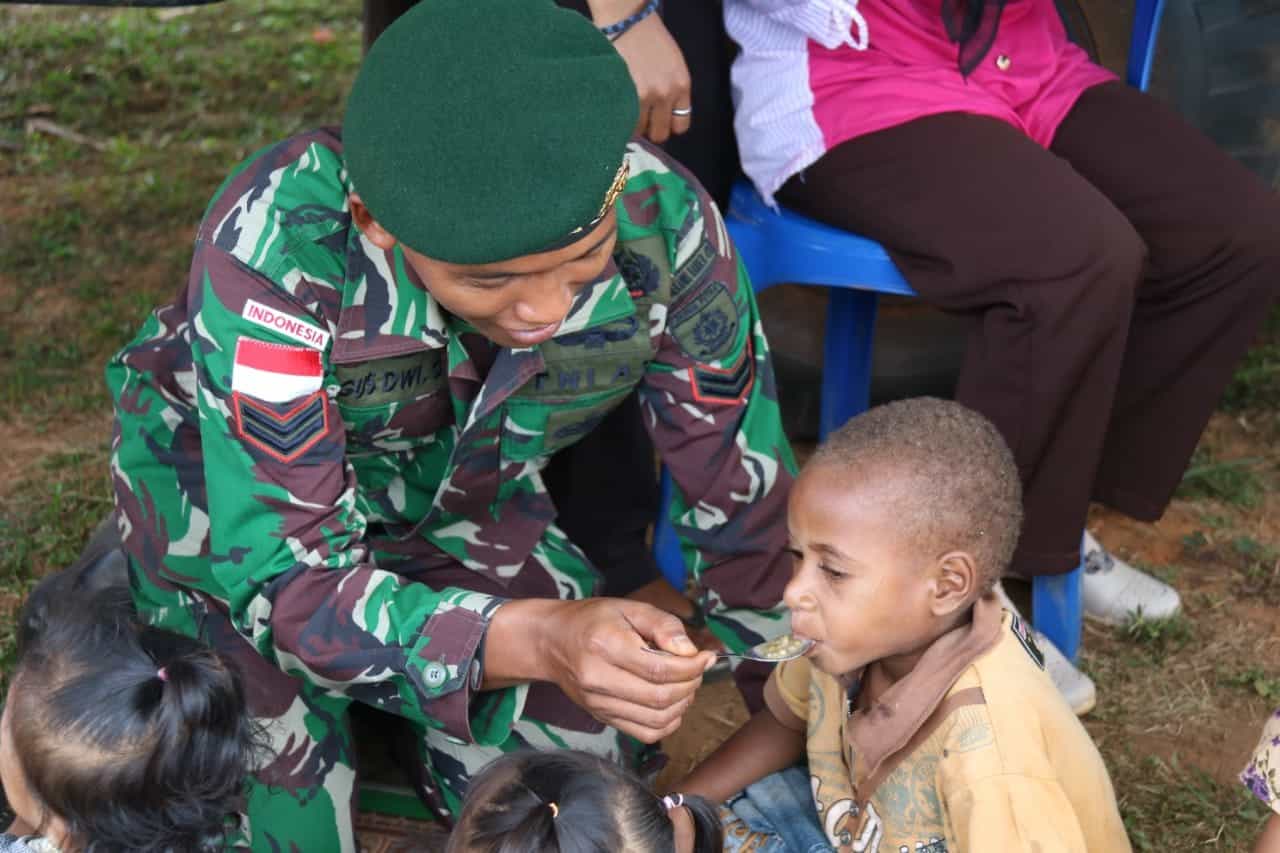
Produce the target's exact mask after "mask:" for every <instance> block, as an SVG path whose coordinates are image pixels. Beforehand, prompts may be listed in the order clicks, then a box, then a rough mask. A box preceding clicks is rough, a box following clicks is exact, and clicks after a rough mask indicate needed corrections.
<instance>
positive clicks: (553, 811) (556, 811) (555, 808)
mask: <svg viewBox="0 0 1280 853" xmlns="http://www.w3.org/2000/svg"><path fill="white" fill-rule="evenodd" d="M547 806H548V807H550V809H551V819H552V820H555V819H556V818H558V817H560V807H559V806H557V805H556V804H555V803H547Z"/></svg>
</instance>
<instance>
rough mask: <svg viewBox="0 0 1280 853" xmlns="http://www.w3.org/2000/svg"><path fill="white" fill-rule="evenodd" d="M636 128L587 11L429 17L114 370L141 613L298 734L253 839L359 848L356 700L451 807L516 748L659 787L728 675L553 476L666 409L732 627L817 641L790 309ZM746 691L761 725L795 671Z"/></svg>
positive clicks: (275, 166)
mask: <svg viewBox="0 0 1280 853" xmlns="http://www.w3.org/2000/svg"><path fill="white" fill-rule="evenodd" d="M636 119H637V107H636V93H635V88H634V86H633V85H632V82H631V78H630V77H629V75H628V73H627V68H626V65H625V63H624V62H623V60H622V59H621V58H620V57H619V56H618V54H617V52H616V51H615V50H614V49H613V47H612V46H611V45H610V44H609V42H608V41H607V40H606V39H605V37H604V36H603V35H601V34H600V33H599V32H598V31H597V30H596V28H595V27H593V26H592V24H591V23H590V22H589V21H587V20H586V19H585V18H583V17H582V16H580V15H577V14H575V13H573V12H569V11H565V10H561V9H558V8H556V7H555V6H554V5H552V4H551V3H550V2H549V1H548V0H433V2H430V3H423V4H420V5H419V6H418V7H416V8H414V9H413V10H411V11H410V12H408V13H406V15H404V16H403V17H402V18H400V19H399V20H398V21H396V23H394V24H393V25H392V26H391V27H390V28H389V29H388V30H387V31H386V32H385V33H384V34H383V35H382V36H381V38H379V39H378V41H377V43H376V44H375V45H374V47H373V48H372V50H371V52H370V53H369V55H368V57H367V58H366V60H365V63H364V66H363V67H362V69H361V70H360V73H359V76H358V78H357V80H356V82H355V84H354V87H353V89H352V92H351V94H350V97H349V100H348V103H347V111H346V116H345V120H344V124H343V128H342V131H341V133H339V132H338V131H337V130H332V129H331V130H318V131H314V132H310V133H304V134H301V135H299V136H296V137H294V138H292V139H288V140H285V141H284V142H282V143H280V144H277V145H274V146H272V147H269V148H266V149H264V150H263V151H261V152H259V153H257V154H255V155H253V156H252V157H251V158H250V159H249V160H248V161H247V162H246V163H244V164H243V165H241V166H240V167H239V168H237V169H236V170H235V171H234V172H232V174H231V176H230V177H229V178H228V179H227V181H226V183H225V184H223V186H222V187H221V189H219V190H218V192H217V194H216V195H215V196H214V198H213V200H212V202H211V203H210V205H209V208H208V210H207V212H206V215H205V219H204V221H203V224H202V225H201V227H200V229H199V232H198V235H197V238H196V243H195V254H194V259H193V262H192V267H191V274H190V278H189V281H188V282H187V284H186V286H185V287H184V288H183V289H182V290H181V291H180V293H179V294H178V296H177V298H176V300H175V301H174V302H173V303H172V304H170V305H168V306H165V307H163V308H161V309H159V310H158V311H157V312H156V313H155V314H154V315H153V316H152V317H151V318H150V319H149V320H148V322H147V323H146V324H145V325H144V327H143V329H142V331H141V332H140V333H139V335H138V336H137V338H136V339H135V340H134V341H133V342H132V343H131V344H130V345H129V346H127V347H126V348H125V349H124V350H123V351H122V352H121V353H120V354H119V355H118V356H117V357H116V358H115V359H114V361H113V362H112V363H111V365H110V366H109V368H108V381H109V384H110V387H111V391H112V393H113V395H114V398H115V401H116V411H117V441H116V447H115V454H114V458H113V465H112V468H113V473H114V480H115V489H116V497H117V505H118V510H119V513H120V516H121V518H122V522H121V524H122V532H123V539H124V545H125V549H126V550H127V552H128V555H129V559H130V562H131V571H132V574H133V585H134V592H135V598H136V600H137V603H138V607H139V610H140V611H141V613H142V614H143V615H144V617H145V618H147V619H148V620H149V621H150V622H152V623H154V624H156V625H161V626H164V627H167V628H170V629H173V630H177V631H180V632H183V633H186V634H190V635H195V636H199V637H200V638H202V639H204V640H205V641H207V642H209V643H210V644H212V645H213V646H215V647H216V648H218V649H220V650H222V651H224V652H225V653H227V654H228V655H230V656H231V657H232V658H233V659H235V660H237V661H239V663H240V665H241V666H242V667H243V669H244V671H245V674H246V683H247V684H248V694H249V702H250V706H251V709H252V710H253V711H254V713H255V714H256V715H257V716H258V717H260V718H263V719H265V720H267V721H269V722H270V724H271V725H270V729H269V731H270V733H271V739H272V746H273V747H274V749H275V750H276V752H277V753H278V756H279V757H278V758H276V759H275V760H273V761H272V762H271V763H270V764H268V765H267V766H264V767H262V768H260V769H259V770H258V771H257V772H256V773H255V774H254V775H253V778H252V779H251V780H250V792H249V806H248V816H249V827H250V829H251V833H252V838H251V844H252V847H253V849H255V850H289V849H299V850H306V851H312V850H337V849H342V850H352V849H354V837H353V834H352V829H351V825H352V823H351V809H352V800H353V796H354V790H355V782H356V778H355V756H354V747H353V743H352V738H351V732H350V728H349V725H348V722H347V711H348V708H349V706H350V704H351V703H352V702H362V703H367V704H369V705H372V706H374V707H376V708H380V709H383V710H386V711H390V712H392V713H394V714H398V715H400V716H402V717H404V718H405V719H407V720H408V721H410V722H411V723H412V724H413V725H414V726H415V728H416V731H417V733H418V735H419V736H418V737H417V743H418V744H419V746H420V750H419V751H420V756H419V757H420V760H421V764H422V767H423V768H425V770H426V772H425V773H423V774H422V779H421V780H420V781H421V787H422V789H423V793H424V794H425V796H427V797H428V798H429V799H431V800H432V801H433V804H434V805H435V807H436V808H437V809H439V810H440V811H441V813H442V814H444V815H447V814H448V813H449V812H451V811H456V810H457V808H458V806H459V803H460V800H461V797H462V795H463V794H464V792H465V788H466V785H467V780H468V778H469V776H470V774H471V773H473V772H474V771H475V770H476V769H478V768H480V767H482V766H483V765H484V764H486V763H487V762H488V761H490V760H491V759H493V758H494V757H496V756H498V755H499V754H501V753H503V752H505V751H510V750H513V749H517V748H522V747H530V746H531V747H535V748H542V747H563V746H571V747H575V748H581V749H586V750H588V751H591V752H594V753H598V754H602V755H608V756H611V757H615V758H621V759H626V760H629V761H631V762H632V763H633V764H634V763H639V762H641V761H642V760H643V759H644V758H646V757H647V756H648V755H649V753H650V752H651V750H646V749H642V748H641V743H646V744H647V743H654V742H657V741H659V740H661V739H662V738H663V737H664V736H666V735H667V734H669V733H671V732H672V731H674V730H675V728H676V727H677V726H678V725H679V724H680V720H681V716H682V714H683V713H684V711H685V710H686V709H687V707H688V705H689V703H690V701H691V700H692V696H693V692H694V690H695V689H696V688H697V686H698V684H699V683H700V681H701V676H702V673H703V671H704V670H705V669H706V667H708V666H709V665H710V663H711V659H712V656H711V655H710V654H709V653H707V652H701V653H699V652H698V651H697V650H696V649H695V648H694V647H693V645H692V644H691V643H690V642H689V640H688V638H687V636H686V635H685V632H684V629H683V626H682V625H681V623H680V621H679V620H678V619H676V618H675V617H674V616H672V615H670V614H666V613H663V612H662V611H660V610H658V609H656V608H654V607H651V606H649V605H646V604H642V603H639V602H635V601H626V600H620V599H610V598H593V597H592V596H593V594H594V593H595V591H596V590H597V588H598V587H599V586H600V584H601V573H603V574H604V575H606V576H607V575H608V573H609V566H600V567H595V566H593V565H591V564H590V563H589V561H588V560H587V559H586V558H585V557H584V555H583V554H582V552H581V551H580V550H579V549H578V548H577V547H576V546H575V545H574V543H573V542H572V541H569V540H568V538H567V537H566V536H565V535H564V534H563V533H562V531H561V530H560V529H559V528H558V527H557V526H556V524H555V519H556V507H555V506H554V505H553V503H552V502H551V500H550V499H549V497H548V495H547V492H546V490H545V488H544V486H543V483H542V480H541V477H540V473H539V472H540V471H541V470H542V468H543V466H545V465H546V464H547V460H548V459H549V458H550V457H551V456H552V455H554V454H555V453H557V452H559V451H561V450H563V449H564V448H565V447H567V446H569V445H571V444H572V443H573V442H575V441H577V440H578V439H579V438H580V437H581V436H583V435H584V434H588V433H590V432H591V431H592V430H593V429H594V428H595V427H596V425H597V424H598V423H599V421H600V420H601V418H603V416H604V415H605V413H606V412H608V411H609V410H610V409H611V408H612V407H614V406H616V405H618V404H619V403H620V402H621V400H623V399H624V398H625V397H626V396H627V395H628V394H630V393H631V392H632V391H633V390H634V389H637V388H638V390H639V393H640V398H641V403H642V410H643V414H644V419H645V423H646V425H647V427H648V429H649V432H650V435H651V436H652V438H653V441H654V444H655V446H656V447H657V448H658V451H659V452H660V454H661V455H662V458H663V460H664V461H665V462H666V464H667V465H668V467H669V468H670V470H671V473H672V475H673V477H674V480H675V483H676V485H677V487H678V492H679V494H678V496H677V498H676V500H675V501H674V505H673V507H672V516H673V522H674V524H675V527H676V530H677V532H678V533H679V534H680V536H681V537H682V538H683V542H684V551H685V554H686V557H687V559H688V564H689V567H690V570H691V572H692V574H693V576H694V578H696V580H697V581H698V583H699V584H700V585H701V586H702V587H703V588H704V590H705V604H706V610H707V613H708V618H709V620H710V625H711V628H712V629H713V630H714V631H715V633H716V634H717V636H718V637H719V639H720V640H722V641H723V642H724V643H726V644H727V645H729V646H731V647H735V648H741V647H742V646H744V645H745V644H750V643H752V642H755V641H758V640H759V639H762V638H764V637H766V636H769V635H771V634H774V633H778V632H780V631H781V630H782V628H781V619H782V616H781V614H780V612H779V611H778V609H777V608H778V601H779V599H780V596H781V590H782V588H783V586H784V585H785V582H786V579H787V574H788V572H787V567H786V563H785V558H784V557H782V556H781V551H782V547H783V545H784V544H785V543H784V537H785V535H786V533H785V528H784V526H783V525H782V524H781V523H780V522H781V519H782V515H783V512H784V510H785V506H784V504H785V498H786V493H787V490H788V488H789V486H790V483H791V479H792V474H793V469H794V463H793V461H792V458H791V454H790V451H789V449H788V447H787V444H786V440H785V438H784V436H783V433H782V428H781V422H780V418H779V414H778V409H777V403H776V399H775V394H774V382H773V376H772V373H771V370H770V367H769V362H768V352H767V348H766V344H765V341H764V338H763V337H762V336H761V333H760V327H759V319H758V316H757V313H756V306H755V303H754V301H753V299H752V296H751V289H750V287H749V286H748V284H747V281H746V279H745V277H744V276H743V274H742V272H741V270H740V268H739V266H738V262H737V258H736V256H735V254H734V251H733V247H732V245H731V244H730V242H729V240H728V238H727V236H726V233H725V229H724V225H723V223H722V222H721V220H720V217H719V214H718V213H717V211H716V208H715V206H714V205H713V204H712V203H711V202H710V201H709V199H708V198H707V196H706V194H705V193H704V192H703V190H702V189H701V188H700V187H699V186H698V185H697V184H696V182H694V181H693V180H692V179H691V178H690V177H689V176H688V174H687V173H686V172H684V171H683V170H682V168H681V167H679V166H678V165H676V164H675V163H674V162H673V161H671V160H670V159H669V158H667V157H666V155H664V154H662V153H661V152H660V151H659V150H657V149H656V148H653V147H651V146H650V145H648V144H647V143H644V142H639V141H630V134H631V132H632V130H633V128H635V126H636ZM597 569H598V570H597ZM649 647H659V648H661V649H665V650H667V651H669V652H673V653H674V654H673V655H672V656H660V655H655V654H652V653H651V652H650V651H649ZM735 675H736V677H737V678H738V681H739V685H740V686H741V687H742V688H743V690H744V693H745V694H746V696H747V699H748V703H749V704H751V705H755V706H759V703H760V691H761V690H762V688H763V678H764V676H765V675H766V672H765V670H764V668H763V667H755V668H752V667H750V666H746V665H744V666H741V667H739V668H738V669H737V670H735Z"/></svg>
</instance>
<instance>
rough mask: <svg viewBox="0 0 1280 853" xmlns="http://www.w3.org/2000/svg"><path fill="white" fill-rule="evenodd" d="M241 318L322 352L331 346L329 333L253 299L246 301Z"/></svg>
mask: <svg viewBox="0 0 1280 853" xmlns="http://www.w3.org/2000/svg"><path fill="white" fill-rule="evenodd" d="M240 316H241V317H243V318H244V319H246V320H248V321H249V322H250V323H253V324H254V325H257V326H261V327H262V328H264V329H270V330H271V331H273V332H276V333H277V334H281V335H284V336H285V337H286V338H292V339H293V340H295V341H297V342H298V343H300V344H306V345H307V346H309V347H312V348H313V349H318V350H322V349H324V348H325V347H326V346H328V345H329V333H328V332H326V331H325V330H324V329H317V328H316V327H315V326H313V325H311V324H310V323H308V322H306V321H305V320H299V319H298V318H297V317H294V316H291V315H289V314H282V313H281V312H279V311H277V310H276V309H274V308H268V307H267V306H266V305H263V304H262V303H261V302H255V301H254V300H252V299H246V300H245V303H244V311H242V312H240Z"/></svg>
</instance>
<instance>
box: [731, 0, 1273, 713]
mask: <svg viewBox="0 0 1280 853" xmlns="http://www.w3.org/2000/svg"><path fill="white" fill-rule="evenodd" d="M726 24H727V27H728V29H729V33H730V35H732V36H733V37H734V38H735V39H736V40H737V41H738V43H739V44H740V45H741V47H742V52H741V54H740V55H739V57H738V58H737V59H736V60H735V64H734V67H733V71H732V74H733V80H734V93H735V98H736V100H737V103H736V118H735V125H736V128H737V134H738V141H739V148H740V151H741V154H742V160H743V166H744V168H745V170H746V172H747V173H748V175H749V176H750V177H751V179H752V180H753V181H754V182H755V185H756V187H757V188H758V189H759V191H760V192H761V194H762V195H763V196H764V197H765V198H766V199H768V200H770V201H772V200H773V199H774V198H775V196H776V198H777V199H778V200H780V201H781V202H783V203H784V204H786V205H787V206H788V207H791V208H793V209H795V210H797V211H800V212H802V213H805V214H808V215H810V216H813V217H815V218H817V219H821V220H823V221H825V222H828V223H831V224H833V225H837V226H839V227H841V228H845V229H848V230H851V231H855V232H857V233H859V234H862V235H865V236H867V237H870V238H872V239H874V240H878V241H879V242H881V243H883V244H884V246H885V248H886V249H887V250H888V252H889V255H890V256H891V257H892V258H893V261H894V263H895V264H896V265H897V266H898V269H899V270H901V271H902V274H903V276H904V277H905V278H906V280H907V281H908V282H909V283H910V284H911V286H912V287H913V288H914V289H915V290H916V291H917V292H918V293H919V294H920V295H921V297H922V298H923V299H925V300H926V301H928V302H930V303H932V304H934V305H936V306H938V307H939V308H941V309H943V310H945V311H948V312H952V313H955V314H959V315H962V316H964V317H967V318H969V319H970V321H971V326H970V332H969V342H968V346H967V350H966V353H965V357H964V361H963V364H962V365H961V370H960V376H959V381H958V385H957V388H956V399H957V400H959V401H960V402H962V403H964V404H965V405H967V406H969V407H971V408H973V409H976V410H977V411H979V412H981V413H982V414H984V415H986V416H987V417H988V418H989V419H990V420H991V421H993V422H994V423H995V424H996V426H997V427H998V428H999V430H1000V431H1001V433H1002V434H1003V436H1004V438H1005V440H1006V441H1007V442H1008V443H1009V446H1010V447H1011V448H1012V449H1013V453H1014V456H1015V458H1016V460H1017V462H1018V468H1019V471H1020V472H1021V475H1022V479H1023V485H1024V494H1025V500H1026V521H1025V525H1024V528H1023V532H1022V537H1021V539H1020V540H1019V545H1018V550H1017V553H1016V554H1015V555H1014V558H1013V562H1012V566H1011V572H1012V573H1013V574H1015V575H1021V576H1024V577H1032V576H1036V575H1045V574H1056V573H1061V572H1066V571H1069V570H1070V569H1072V568H1073V567H1075V566H1076V565H1077V564H1078V563H1079V562H1080V551H1081V531H1082V529H1083V528H1084V525H1085V520H1086V513H1087V510H1088V507H1089V503H1090V501H1091V500H1092V501H1098V502H1100V503H1102V504H1105V505H1107V506H1110V507H1112V508H1114V509H1116V510H1119V511H1120V512H1123V513H1125V514H1127V515H1129V516H1132V517H1133V518H1136V519H1139V520H1143V521H1153V520H1155V519H1158V518H1159V517H1160V516H1161V514H1162V513H1163V512H1164V509H1165V507H1166V506H1167V505H1168V503H1169V500H1170V497H1171V495H1172V494H1173V491H1174V489H1175V488H1176V487H1177V485H1178V482H1179V480H1180V479H1181V476H1182V473H1183V470H1184V469H1185V467H1186V464H1187V461H1188V459H1189V457H1190V455H1191V452H1192V451H1193V450H1194V449H1195V446H1196V442H1197V440H1198V439H1199V436H1200V433H1201V431H1202V430H1203V428H1204V426H1205V423H1206V421H1207V420H1208V418H1209V415H1210V414H1211V413H1212V411H1213V409H1214V406H1215V404H1216V402H1217V400H1218V397H1219V395H1220V394H1221V392H1222V390H1223V388H1224V386H1225V385H1226V383H1227V382H1228V380H1229V379H1230V377H1231V374H1232V369H1233V366H1234V365H1235V363H1236V362H1237V360H1238V359H1239V358H1240V356H1241V355H1242V354H1243V353H1244V352H1245V350H1246V349H1247V348H1248V346H1249V343H1250V341H1251V339H1252V338H1253V336H1254V334H1255V332H1256V330H1257V329H1258V326H1259V323H1260V322H1261V321H1262V318H1263V317H1264V316H1265V314H1266V309H1267V306H1268V305H1269V304H1270V303H1271V301H1272V298H1273V296H1274V294H1275V292H1276V285H1277V283H1278V282H1280V201H1278V200H1277V198H1276V196H1275V195H1274V194H1272V193H1271V192H1269V191H1268V189H1267V187H1265V186H1264V185H1263V184H1262V182H1261V181H1259V180H1258V179H1257V178H1256V177H1255V176H1254V175H1252V174H1251V173H1249V172H1248V171H1247V170H1246V169H1244V168H1243V167H1242V166H1240V165H1239V164H1238V163H1236V162H1234V161H1233V160H1231V159H1229V158H1228V157H1227V156H1226V155H1225V154H1223V153H1222V152H1221V151H1219V150H1218V149H1217V148H1215V147H1214V146H1213V145H1212V144H1211V143H1210V142H1209V140H1208V139H1206V138H1205V137H1203V136H1202V135H1201V134H1200V133H1199V132H1197V131H1196V130H1194V129H1193V128H1191V127H1190V126H1189V125H1187V124H1186V123H1185V122H1184V121H1183V120H1182V119H1180V118H1179V117H1178V116H1177V115H1175V114H1174V113H1173V112H1171V111H1170V110H1169V109H1167V108H1166V107H1164V106H1162V105H1161V104H1159V103H1158V102H1157V101H1156V100H1155V99H1153V98H1151V97H1148V96H1147V95H1144V94H1142V93H1140V92H1138V91H1136V90H1134V89H1132V88H1130V87H1128V86H1125V85H1123V84H1122V83H1121V82H1119V81H1117V80H1116V79H1115V78H1114V76H1113V75H1112V74H1110V73H1109V72H1108V71H1106V70H1105V69H1103V68H1101V67H1099V66H1097V65H1095V64H1093V63H1091V62H1090V60H1089V58H1088V56H1087V55H1086V54H1085V52H1084V51H1083V50H1081V49H1080V48H1079V47H1076V46H1075V45H1073V44H1071V43H1070V42H1069V41H1068V39H1067V36H1066V33H1065V31H1064V29H1063V25H1062V22H1061V20H1060V19H1059V17H1058V14H1057V11H1056V9H1055V5H1054V3H1053V0H967V2H965V0H903V2H886V0H863V2H850V0H803V2H795V0H726ZM1084 541H1085V552H1086V554H1085V556H1086V566H1087V571H1086V574H1085V577H1084V590H1083V597H1084V605H1085V612H1086V614H1087V615H1089V616H1092V617H1095V618H1098V619H1101V620H1103V621H1106V622H1110V623H1117V622H1121V621H1123V620H1125V619H1126V618H1128V617H1129V616H1130V615H1131V614H1133V613H1136V612H1141V613H1142V614H1143V615H1144V616H1146V617H1148V618H1160V617H1167V616H1170V615H1173V614H1174V613H1175V612H1177V610H1178V608H1179V599H1178V595H1177V593H1176V592H1175V591H1174V590H1173V589H1172V588H1171V587H1169V586H1167V585H1166V584H1164V583H1162V582H1160V581H1158V580H1156V579H1155V578H1152V577H1150V576H1148V575H1146V574H1144V573H1142V572H1140V571H1138V570H1137V569H1134V568H1133V567H1131V566H1129V565H1127V564H1125V563H1123V562H1121V561H1120V560H1117V559H1114V558H1113V557H1112V556H1111V555H1110V554H1108V553H1107V552H1106V551H1105V550H1104V549H1103V548H1102V546H1101V545H1099V544H1098V542H1097V540H1096V539H1094V538H1093V537H1092V536H1089V535H1087V534H1086V535H1085V540H1084ZM1043 645H1045V646H1048V644H1047V643H1043ZM1050 661H1051V669H1052V671H1053V672H1054V674H1055V681H1057V682H1058V683H1059V686H1060V687H1063V688H1064V690H1065V692H1066V693H1067V695H1068V699H1069V700H1070V701H1071V703H1072V705H1073V706H1074V707H1075V708H1076V709H1077V710H1078V711H1081V712H1083V711H1085V710H1087V709H1088V708H1089V707H1091V706H1092V704H1093V702H1094V688H1093V685H1092V683H1091V682H1090V681H1089V680H1088V679H1087V678H1086V677H1085V676H1084V675H1083V674H1082V673H1080V672H1079V671H1078V670H1074V669H1073V668H1071V667H1070V665H1069V663H1068V662H1067V661H1066V660H1065V659H1064V658H1063V657H1062V656H1061V655H1060V654H1055V653H1052V650H1051V656H1050Z"/></svg>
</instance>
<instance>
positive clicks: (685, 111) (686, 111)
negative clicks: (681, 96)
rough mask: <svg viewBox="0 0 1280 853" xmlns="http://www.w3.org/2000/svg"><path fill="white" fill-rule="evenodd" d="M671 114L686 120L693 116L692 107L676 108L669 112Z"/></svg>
mask: <svg viewBox="0 0 1280 853" xmlns="http://www.w3.org/2000/svg"><path fill="white" fill-rule="evenodd" d="M671 114H672V115H673V116H679V117H680V118H688V117H689V116H691V115H693V107H676V108H675V109H673V110H672V111H671Z"/></svg>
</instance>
